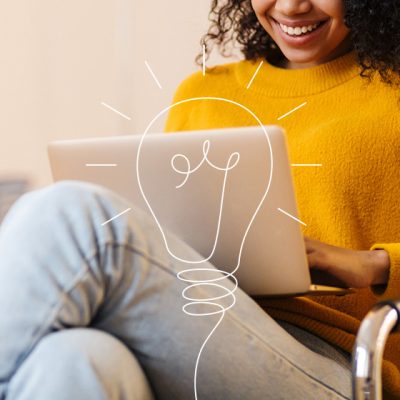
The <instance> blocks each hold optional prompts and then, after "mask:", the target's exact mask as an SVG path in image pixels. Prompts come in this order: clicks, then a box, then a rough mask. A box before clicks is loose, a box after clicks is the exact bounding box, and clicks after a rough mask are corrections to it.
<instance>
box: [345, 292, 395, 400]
mask: <svg viewBox="0 0 400 400" xmlns="http://www.w3.org/2000/svg"><path fill="white" fill-rule="evenodd" d="M394 331H400V300H397V301H384V302H382V303H378V304H377V305H376V306H375V307H374V308H373V309H372V310H371V311H370V312H369V313H368V314H367V315H366V317H365V318H364V319H363V321H362V323H361V326H360V329H359V331H358V334H357V339H356V343H355V346H354V350H353V399H354V400H382V378H381V370H382V357H383V351H384V348H385V344H386V341H387V338H388V336H389V335H390V333H391V332H394Z"/></svg>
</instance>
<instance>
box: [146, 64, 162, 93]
mask: <svg viewBox="0 0 400 400" xmlns="http://www.w3.org/2000/svg"><path fill="white" fill-rule="evenodd" d="M144 63H145V64H146V67H147V69H148V70H149V72H150V74H151V76H152V77H153V79H154V80H155V81H156V83H157V86H158V87H159V88H160V89H162V86H161V84H160V82H159V80H158V79H157V77H156V75H155V74H154V72H153V70H152V69H151V68H150V65H149V63H148V62H147V61H145V62H144Z"/></svg>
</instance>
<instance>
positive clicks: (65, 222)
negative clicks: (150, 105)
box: [0, 0, 400, 400]
mask: <svg viewBox="0 0 400 400" xmlns="http://www.w3.org/2000/svg"><path fill="white" fill-rule="evenodd" d="M218 3H219V2H217V1H214V2H213V5H212V11H213V12H212V14H211V15H214V23H213V25H212V27H211V28H210V33H209V35H208V36H207V37H206V41H205V43H209V42H210V40H211V41H213V40H214V41H216V42H217V43H219V44H222V45H223V47H224V46H225V44H226V43H227V42H229V40H230V39H229V38H230V32H233V34H234V36H233V37H234V40H235V41H236V42H238V43H239V44H240V46H241V49H242V51H243V54H244V55H245V57H246V60H245V61H240V62H237V63H231V64H225V65H222V66H219V67H216V68H214V69H213V70H209V71H207V73H206V75H205V76H203V75H202V74H201V73H198V74H194V75H193V76H191V77H189V78H188V79H187V80H185V81H184V82H183V83H182V85H181V86H180V88H179V89H178V91H177V93H176V96H175V100H176V101H179V100H181V99H184V98H190V97H200V96H204V95H206V96H215V95H217V96H218V97H226V98H229V99H233V100H236V101H239V102H241V103H243V104H244V105H246V106H247V107H248V108H250V109H251V110H252V111H253V112H255V114H256V115H258V117H259V118H261V120H262V122H263V123H265V124H269V123H276V121H277V118H278V117H280V116H282V115H284V114H285V113H286V112H287V111H289V110H291V109H294V108H295V107H296V106H298V105H300V104H302V103H304V102H306V103H307V104H306V105H304V106H303V107H302V108H300V109H298V110H297V111H295V112H293V113H291V114H290V115H288V116H287V117H285V118H282V119H280V120H279V124H280V125H282V126H283V127H284V128H285V129H286V132H287V134H288V143H289V152H290V158H291V161H292V162H294V163H297V162H299V163H322V167H321V168H317V167H314V168H305V167H303V168H301V167H296V168H293V175H294V180H295V189H296V194H297V197H298V203H299V204H298V206H299V212H300V218H301V219H302V220H304V221H306V222H307V227H306V228H304V234H306V235H307V236H306V238H305V242H306V247H307V252H308V260H309V264H310V267H312V268H317V269H322V270H326V271H328V272H329V273H331V274H333V275H335V276H336V277H338V278H339V279H341V280H342V281H344V282H345V283H347V284H348V285H349V286H353V287H357V288H358V289H357V291H356V293H355V294H352V295H349V296H345V297H344V298H336V297H324V298H315V299H310V298H297V299H290V300H285V301H277V300H275V301H268V302H264V303H263V304H262V306H263V308H265V309H266V311H267V312H265V311H264V310H263V309H262V308H260V307H259V306H258V305H257V304H256V303H255V302H254V301H253V300H252V299H251V298H250V297H248V296H247V295H246V294H244V293H243V292H241V291H240V290H237V292H236V293H235V294H236V304H235V306H234V307H233V308H232V309H230V310H229V311H228V312H227V313H226V315H225V316H224V318H223V320H222V322H221V324H220V325H219V327H218V329H217V330H216V331H215V332H214V333H213V335H212V336H211V338H210V339H209V341H208V342H207V346H206V347H205V348H204V350H203V353H202V355H201V359H200V362H199V364H198V369H197V370H196V372H197V385H196V386H195V387H193V376H194V369H195V365H196V359H197V355H198V353H199V350H200V347H201V346H202V344H203V343H204V340H205V339H206V337H207V336H208V335H209V334H210V331H211V329H212V328H213V327H214V326H215V323H216V321H217V320H218V319H219V316H214V317H215V318H214V317H213V316H211V317H205V318H203V317H198V318H195V317H191V316H188V315H186V314H185V313H183V312H182V305H183V304H184V300H183V299H182V297H181V293H182V290H183V289H184V288H185V283H184V282H182V281H181V280H179V279H177V277H176V274H177V273H178V272H179V271H181V270H183V269H185V268H187V265H183V264H182V263H179V262H177V261H176V260H175V259H173V258H172V257H171V256H170V255H169V253H168V252H167V251H166V249H165V248H164V244H163V242H162V241H161V240H159V237H160V236H159V235H158V231H157V229H158V228H157V226H156V224H155V222H154V221H153V220H152V219H151V218H150V217H149V215H148V214H146V213H144V212H141V211H140V210H137V209H133V211H132V212H128V213H125V214H123V215H120V217H118V218H115V219H113V217H114V216H116V215H118V214H119V213H121V211H122V210H126V209H127V208H128V207H130V205H129V204H128V203H126V201H125V200H124V199H121V198H120V197H118V196H117V195H115V194H114V193H111V192H109V191H107V190H106V189H104V188H101V187H98V186H95V185H91V184H85V183H76V182H65V183H59V184H56V185H52V186H49V187H47V188H45V189H41V190H38V191H35V192H32V193H30V194H28V195H25V196H23V197H22V198H21V199H20V200H19V201H18V202H17V203H16V204H15V206H14V207H13V208H12V210H11V211H10V213H9V214H8V216H7V217H6V220H5V221H4V223H3V225H2V227H1V230H0V318H1V319H0V321H1V324H0V343H1V346H0V398H1V399H3V398H7V400H9V399H19V400H20V399H40V400H47V399H52V400H53V399H57V400H58V399H61V400H62V399H149V398H151V396H152V394H154V396H155V398H157V399H190V398H194V397H195V395H196V397H197V398H198V399H248V400H252V399H278V398H281V399H289V398H290V399H318V400H320V399H349V398H350V397H351V379H350V375H351V372H350V363H351V361H350V351H351V347H352V344H353V342H354V335H355V334H356V331H357V328H358V326H359V321H360V319H361V318H362V317H363V316H364V315H365V313H366V312H367V310H368V309H370V308H371V307H372V305H373V304H374V302H375V301H376V300H377V299H379V298H384V297H395V296H400V244H399V242H400V240H399V239H400V213H399V212H398V210H397V209H396V200H397V197H398V196H397V195H398V187H399V184H400V176H399V173H398V171H397V168H396V166H397V163H398V161H399V160H398V158H397V154H398V151H397V150H398V147H399V141H398V139H397V136H396V135H397V134H398V131H399V126H400V124H399V122H400V121H399V118H398V97H399V92H398V91H397V90H395V89H394V87H395V86H390V85H388V84H386V83H384V82H381V81H380V80H379V79H377V78H376V77H375V78H371V83H370V84H369V85H366V86H364V78H362V77H360V76H359V74H360V68H359V65H361V66H362V69H363V70H364V71H366V72H368V71H375V70H377V71H379V76H382V77H383V78H384V80H385V81H386V82H390V81H393V82H394V81H395V80H396V78H397V74H398V71H399V50H398V47H396V46H397V43H398V42H399V34H398V33H397V30H396V29H395V27H396V26H397V19H398V10H397V9H396V7H395V2H394V1H391V2H390V1H383V2H379V4H377V3H376V2H371V5H369V4H363V5H362V6H361V5H358V2H356V1H345V2H344V3H342V1H339V0H329V1H328V0H277V1H272V0H253V1H252V3H251V4H250V1H249V0H228V1H226V2H224V5H223V6H222V7H220V6H219V4H218ZM277 21H279V22H281V25H280V24H279V22H277ZM320 21H322V25H320ZM299 24H301V27H300V31H301V32H299V29H297V28H296V26H298V25H299ZM280 29H282V30H280ZM314 29H315V31H314V33H313V32H312V31H313V30H314ZM285 31H286V32H285ZM308 31H310V32H309V33H307V32H308ZM301 34H303V35H304V36H303V37H302V36H301ZM285 35H286V36H285ZM293 35H296V36H297V38H296V37H293ZM307 35H310V36H307ZM261 61H263V64H262V65H261V67H260V68H259V71H258V74H257V76H255V75H254V73H255V72H256V68H257V67H258V66H259V65H260V64H259V63H260V62H261ZM251 78H253V79H252V83H251V85H250V84H249V83H250V79H251ZM188 104H189V103H185V104H183V105H181V106H178V107H175V108H173V109H172V111H171V112H170V115H169V118H168V121H167V125H166V131H176V130H183V129H198V128H207V127H218V126H219V127H221V126H224V127H225V126H235V125H236V126H243V125H250V124H251V125H253V124H254V123H253V121H251V120H249V119H248V117H247V116H246V115H244V114H241V113H240V111H238V110H237V109H234V108H232V106H225V107H222V108H221V106H220V104H218V105H216V104H215V103H214V104H213V102H212V101H204V102H200V103H198V104H196V107H195V108H193V109H190V110H189V109H188ZM188 112H190V114H188ZM110 220H111V221H110ZM106 221H109V222H108V223H104V222H106ZM283 221H285V220H283ZM167 240H168V243H171V242H173V243H172V244H171V246H170V247H171V248H175V247H174V246H179V247H180V250H181V251H180V252H179V254H180V255H181V256H182V258H184V257H185V256H186V257H187V259H190V258H194V257H196V256H198V254H197V253H196V252H195V251H194V250H193V249H191V248H190V247H189V246H187V245H186V244H185V243H183V242H182V241H180V240H179V239H178V238H176V237H175V236H174V235H172V234H168V235H167ZM204 267H205V268H213V266H212V265H210V264H209V263H206V262H205V263H204ZM227 285H229V283H228V284H227ZM232 286H233V285H232ZM191 295H192V296H193V297H196V298H207V297H210V295H211V293H210V292H209V289H207V288H198V289H196V290H195V291H194V292H192V293H191ZM388 348H389V352H388V354H387V355H386V356H387V357H386V361H385V364H384V385H385V398H387V399H390V398H399V396H400V375H399V358H400V357H399V340H398V337H397V338H396V337H394V338H392V341H391V342H390V343H389V345H388ZM144 375H145V376H146V379H145V378H144ZM194 392H195V393H194Z"/></svg>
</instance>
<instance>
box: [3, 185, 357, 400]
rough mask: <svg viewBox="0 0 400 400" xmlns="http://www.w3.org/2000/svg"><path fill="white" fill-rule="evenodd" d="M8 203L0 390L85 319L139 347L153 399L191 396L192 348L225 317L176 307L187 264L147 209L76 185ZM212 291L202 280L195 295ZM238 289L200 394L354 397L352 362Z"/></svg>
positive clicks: (210, 347) (189, 253) (186, 251)
mask: <svg viewBox="0 0 400 400" xmlns="http://www.w3.org/2000/svg"><path fill="white" fill-rule="evenodd" d="M130 206H131V207H132V211H131V212H129V213H126V214H125V215H124V216H121V217H119V218H118V219H116V220H114V221H113V222H111V223H109V224H106V225H104V226H103V225H102V222H104V221H106V220H108V219H110V218H111V217H112V216H114V215H117V214H118V213H120V212H121V211H123V210H125V209H127V208H128V207H130ZM11 211H12V212H11V214H10V215H9V217H7V218H6V221H5V225H4V227H2V229H1V230H0V318H1V320H2V321H4V323H2V325H1V326H0V340H1V342H2V343H3V344H5V345H3V346H1V347H0V398H1V393H2V391H1V390H2V389H1V388H3V391H4V390H5V388H6V386H7V382H8V381H9V380H10V379H11V378H12V376H13V375H14V374H16V371H17V370H18V368H19V367H20V365H21V363H22V362H23V360H24V359H25V358H26V357H28V356H29V354H30V353H31V352H32V350H33V349H34V348H35V346H36V345H37V344H38V342H39V341H40V339H41V338H43V337H44V336H45V335H47V334H49V333H50V332H52V331H54V330H58V329H64V328H69V327H82V326H88V325H91V326H93V327H95V328H97V329H101V330H104V331H106V332H108V333H110V334H111V335H114V336H116V337H118V338H119V339H120V340H122V341H123V342H124V343H125V344H126V345H127V346H128V347H129V348H130V349H131V351H133V352H134V353H135V355H136V357H137V359H138V360H139V362H140V364H141V366H142V368H143V370H144V371H145V374H146V376H147V378H148V380H149V382H150V384H151V386H152V388H153V390H154V392H155V395H156V398H158V399H171V398H174V399H187V398H194V395H193V391H194V388H193V375H194V371H195V365H196V359H197V355H198V353H199V350H200V348H201V346H202V344H203V342H204V340H205V339H206V338H207V336H208V335H209V334H210V332H211V330H212V329H213V327H214V326H215V325H216V323H217V322H218V320H219V317H220V315H212V316H206V317H200V316H197V317H195V316H190V315H186V314H185V313H184V312H183V311H182V306H183V305H184V304H185V300H184V299H183V298H182V290H183V289H184V288H185V287H187V284H185V283H183V282H182V281H180V280H179V279H178V278H177V277H176V274H177V272H179V271H182V270H183V269H187V268H188V265H187V264H185V263H183V262H179V261H177V260H175V259H174V258H172V257H171V256H170V254H169V253H168V252H167V251H166V247H165V245H164V242H163V241H162V239H161V235H160V233H159V231H158V227H157V226H156V224H155V223H154V221H153V220H152V218H150V217H149V215H148V214H145V213H144V212H142V211H140V210H137V209H135V206H134V205H133V206H132V205H130V204H128V203H126V202H125V200H123V199H121V198H119V197H118V196H116V195H115V194H113V193H111V192H109V191H106V190H104V189H102V188H100V187H98V186H94V185H87V184H82V183H79V184H78V183H64V184H58V185H53V186H52V187H50V188H47V189H44V190H42V191H38V192H36V193H33V194H29V195H27V196H25V197H24V198H22V199H21V201H20V202H19V204H17V205H16V206H15V207H14V208H13V209H12V210H11ZM16 238H18V239H16ZM16 242H17V243H16ZM167 242H168V244H169V247H170V249H171V250H172V251H173V253H174V254H176V255H177V256H179V257H181V258H190V259H193V260H194V259H197V260H199V259H201V257H200V256H199V255H198V254H197V253H196V252H195V251H194V250H193V249H191V248H190V247H189V246H187V245H186V244H185V243H183V242H181V241H180V240H179V239H178V238H176V237H175V236H174V235H171V234H169V233H167ZM177 253H179V254H177ZM191 257H192V258H191ZM199 265H201V266H203V267H207V268H210V267H211V268H212V266H211V265H210V264H209V263H206V262H204V263H203V264H197V267H198V266H199ZM213 276H214V277H215V274H214V275H213ZM223 284H224V286H226V287H228V288H230V289H233V284H232V283H231V282H230V281H226V280H225V281H223ZM211 291H212V288H210V287H198V288H194V289H193V290H192V291H191V292H190V295H191V296H193V297H196V298H204V297H212V295H214V294H215V293H211ZM235 296H236V304H235V305H234V307H233V308H231V309H230V310H228V311H227V312H226V313H225V315H224V318H223V319H222V321H221V323H220V325H219V326H218V328H217V329H216V330H215V332H214V333H213V335H212V336H211V337H210V339H209V340H208V342H207V343H206V345H205V347H204V350H203V352H202V354H201V357H200V360H199V366H198V371H197V372H198V373H197V392H198V398H199V399H223V398H230V399H233V400H234V399H242V398H246V399H248V400H251V399H269V398H271V399H277V398H282V399H286V398H287V399H289V398H291V399H303V398H307V399H321V398H326V399H329V398H331V399H343V398H350V371H349V369H348V368H346V367H345V366H344V365H342V363H341V362H340V361H338V362H332V360H331V358H329V357H327V356H324V355H321V354H318V352H315V351H312V350H310V349H309V348H308V347H307V345H303V344H301V343H300V342H299V341H297V340H296V339H295V338H294V337H293V336H292V335H290V334H289V333H287V332H286V331H285V330H284V329H282V327H281V326H279V325H278V324H277V323H276V322H275V321H274V320H273V319H272V318H270V317H269V316H268V315H267V314H266V313H265V312H264V311H263V310H262V309H261V308H260V307H259V306H258V305H257V304H256V303H255V302H254V301H253V300H252V299H251V298H250V297H248V296H247V295H245V294H244V293H243V292H242V291H241V290H240V289H238V290H237V291H236V292H235ZM228 302H229V301H228ZM10 310H16V312H15V313H14V314H10ZM191 310H192V311H193V310H197V311H198V312H203V311H204V306H203V308H202V307H201V306H199V305H197V306H194V307H193V308H192V309H191ZM14 338H17V339H14ZM328 346H329V345H328Z"/></svg>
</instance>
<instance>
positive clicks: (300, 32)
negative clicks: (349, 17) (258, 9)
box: [271, 17, 329, 38]
mask: <svg viewBox="0 0 400 400" xmlns="http://www.w3.org/2000/svg"><path fill="white" fill-rule="evenodd" d="M271 19H272V21H273V22H274V23H275V24H276V25H277V28H278V29H279V30H280V31H281V32H282V33H284V34H285V35H287V36H288V37H291V38H297V37H303V36H307V35H309V34H311V33H313V32H315V31H318V30H319V29H320V28H321V27H322V26H324V25H325V24H326V22H327V21H329V18H328V19H325V20H321V21H316V22H314V23H312V24H308V25H303V26H299V25H298V26H296V27H294V26H289V25H285V24H282V23H280V22H278V21H277V20H276V19H274V18H272V17H271Z"/></svg>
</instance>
